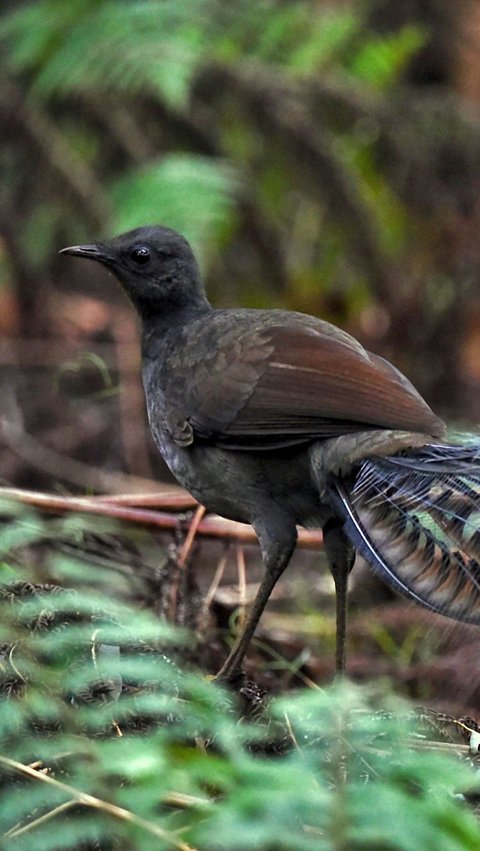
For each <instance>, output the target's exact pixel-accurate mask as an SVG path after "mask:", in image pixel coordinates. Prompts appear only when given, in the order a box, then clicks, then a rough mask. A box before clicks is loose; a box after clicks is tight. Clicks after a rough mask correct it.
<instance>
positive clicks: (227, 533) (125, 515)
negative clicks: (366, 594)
mask: <svg viewBox="0 0 480 851" xmlns="http://www.w3.org/2000/svg"><path fill="white" fill-rule="evenodd" d="M2 498H4V499H14V500H16V501H18V502H22V503H23V504H24V505H32V506H34V507H35V508H38V509H42V510H44V511H52V512H56V513H65V512H74V511H76V512H78V513H85V514H94V515H98V516H100V517H110V518H112V519H116V520H124V521H127V522H131V523H140V524H142V525H145V526H155V527H157V528H159V529H166V530H170V531H176V530H180V529H182V527H183V525H184V524H183V521H182V518H181V517H178V516H177V515H175V514H172V513H168V512H167V511H151V510H149V509H144V508H130V507H129V506H128V505H125V504H123V503H121V504H119V505H118V504H115V503H114V502H112V503H110V502H107V501H106V500H104V499H96V498H86V497H62V496H53V495H51V494H45V493H40V492H38V491H27V490H21V489H20V488H0V499H2ZM134 499H135V497H134V496H132V500H133V501H134ZM196 534H197V535H200V536H202V537H206V538H221V539H223V540H227V541H238V542H241V543H243V544H258V540H257V536H256V535H255V532H254V531H253V529H252V527H251V526H248V525H247V524H246V523H238V522H237V521H236V520H226V519H225V518H224V517H219V516H218V515H217V514H210V515H208V516H207V517H204V518H203V519H202V520H200V521H199V523H198V527H197V530H196ZM322 541H323V538H322V533H321V531H320V530H314V529H300V530H299V534H298V546H299V547H301V548H303V549H308V550H318V549H319V548H320V547H321V546H322Z"/></svg>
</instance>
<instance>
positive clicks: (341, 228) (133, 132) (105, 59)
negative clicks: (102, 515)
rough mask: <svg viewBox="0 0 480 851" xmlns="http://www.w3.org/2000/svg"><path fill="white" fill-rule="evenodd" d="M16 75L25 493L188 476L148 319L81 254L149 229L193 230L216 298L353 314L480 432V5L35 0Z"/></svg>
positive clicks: (5, 32)
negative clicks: (161, 429) (158, 426)
mask: <svg viewBox="0 0 480 851" xmlns="http://www.w3.org/2000/svg"><path fill="white" fill-rule="evenodd" d="M0 61H1V65H2V84H1V87H0V139H1V142H0V145H1V148H0V162H1V173H2V179H1V185H0V231H1V242H0V332H1V345H0V364H1V367H0V368H1V387H0V399H1V402H0V408H1V426H2V428H1V431H0V474H1V477H2V480H3V483H4V484H16V485H21V486H24V487H31V488H44V489H59V488H61V489H63V490H65V491H67V492H70V493H84V492H91V491H92V490H106V491H111V490H113V491H115V490H126V489H130V490H135V489H139V488H141V489H144V488H145V487H146V486H147V484H146V481H145V480H150V479H152V478H155V477H158V478H165V476H166V475H167V474H166V472H165V468H164V467H163V465H162V462H161V461H160V459H159V458H158V456H157V454H156V453H155V452H154V451H152V444H151V440H150V437H149V435H148V431H147V427H146V420H145V414H144V405H143V398H142V393H141V388H140V383H139V375H138V368H139V359H138V351H137V328H136V322H135V318H134V316H133V314H132V312H131V310H130V309H129V307H128V305H127V303H126V301H125V299H124V297H123V295H122V293H121V292H119V290H118V288H117V286H116V285H115V284H114V282H113V281H112V280H111V279H109V278H108V276H107V275H106V273H105V272H104V271H103V270H102V269H100V268H95V267H94V266H93V264H92V265H88V266H87V265H86V264H84V263H78V262H77V261H74V260H71V259H66V258H64V257H63V258H60V257H59V256H58V253H57V252H58V249H59V248H61V247H63V246H65V245H69V244H72V243H77V242H81V241H91V240H93V239H95V238H97V237H101V236H105V235H113V234H114V233H116V232H119V231H122V230H125V229H128V228H131V227H135V226H137V225H141V224H153V223H162V224H165V225H168V226H171V227H174V228H177V229H178V230H180V231H182V232H183V233H185V235H186V236H187V237H188V238H189V239H190V240H191V242H192V244H193V245H194V248H195V250H196V251H197V253H198V256H199V258H200V261H201V265H202V268H203V271H204V274H205V276H206V279H207V285H208V291H209V293H210V295H211V298H212V300H213V301H214V303H215V304H217V305H233V304H242V305H249V306H267V305H269V306H286V307H289V308H294V309H297V310H302V311H306V312H311V313H315V314H316V315H319V316H322V317H324V318H325V319H328V320H330V321H333V322H336V323H338V324H340V325H342V326H343V327H344V328H346V329H348V330H349V331H350V332H352V333H353V334H355V335H357V336H358V337H359V338H360V339H361V341H362V342H363V343H364V344H365V345H366V346H367V347H369V348H371V349H373V350H375V351H376V352H379V353H381V354H383V355H385V356H386V357H388V358H391V359H392V360H393V361H394V362H395V363H396V364H397V365H398V366H399V367H400V368H401V369H402V370H404V371H405V372H406V373H407V375H408V376H409V377H410V378H411V379H412V380H413V381H414V382H415V383H416V385H417V387H418V388H419V389H420V391H421V392H422V393H423V394H424V395H425V396H426V398H427V399H428V401H429V402H430V403H431V404H432V405H433V406H434V407H435V409H436V410H437V411H438V412H439V413H441V414H442V415H443V416H444V417H446V418H447V420H448V422H449V423H450V424H451V425H452V427H453V428H460V427H461V428H475V427H476V425H477V423H478V421H479V419H480V398H479V393H478V390H479V386H480V360H479V356H478V352H479V351H480V293H479V288H478V283H477V282H478V280H479V271H480V270H479V265H480V239H479V235H480V204H479V184H480V4H479V3H478V2H476V0H458V2H456V3H452V2H450V0H402V2H401V3H399V2H398V0H330V2H326V0H308V2H297V3H293V4H292V3H291V2H282V0H263V2H262V0H260V1H259V0H236V2H235V3H232V4H227V3H225V2H222V1H221V0H188V2H187V0H164V2H160V0H150V2H134V1H132V0H129V2H125V0H124V1H123V2H122V0H74V2H73V0H71V2H68V0H67V2H66V1H65V0H35V2H19V0H15V2H4V3H3V4H2V12H1V16H0ZM131 477H133V478H131ZM152 487H153V486H152Z"/></svg>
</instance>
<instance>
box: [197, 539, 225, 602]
mask: <svg viewBox="0 0 480 851" xmlns="http://www.w3.org/2000/svg"><path fill="white" fill-rule="evenodd" d="M228 555H229V549H227V550H226V551H225V552H224V553H223V555H222V556H221V557H220V559H219V562H218V564H217V567H216V570H215V573H214V575H213V579H212V582H211V584H210V588H209V589H208V591H207V593H206V594H205V597H204V600H203V604H202V618H204V617H205V616H206V614H207V612H208V610H209V608H210V604H211V602H212V600H213V598H214V596H215V594H216V591H217V588H218V586H219V585H220V580H221V578H222V576H223V574H224V571H225V567H226V565H227V561H228Z"/></svg>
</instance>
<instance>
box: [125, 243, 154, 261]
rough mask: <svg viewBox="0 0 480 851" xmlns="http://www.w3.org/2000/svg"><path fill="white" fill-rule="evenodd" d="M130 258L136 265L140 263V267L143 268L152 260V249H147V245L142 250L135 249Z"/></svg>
mask: <svg viewBox="0 0 480 851" xmlns="http://www.w3.org/2000/svg"><path fill="white" fill-rule="evenodd" d="M130 257H131V258H132V260H133V262H134V263H138V264H139V265H140V266H143V265H144V264H145V263H148V261H149V260H150V249H149V248H147V246H146V245H142V247H141V248H135V250H134V251H132V253H131V255H130Z"/></svg>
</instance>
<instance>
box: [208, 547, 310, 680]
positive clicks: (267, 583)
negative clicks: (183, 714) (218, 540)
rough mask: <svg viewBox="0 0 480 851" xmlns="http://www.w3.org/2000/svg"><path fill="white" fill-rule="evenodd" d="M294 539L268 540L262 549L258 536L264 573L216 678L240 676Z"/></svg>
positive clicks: (224, 678) (285, 565)
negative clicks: (283, 541)
mask: <svg viewBox="0 0 480 851" xmlns="http://www.w3.org/2000/svg"><path fill="white" fill-rule="evenodd" d="M295 541H296V536H295V537H294V538H293V541H291V542H289V544H288V545H287V546H279V545H277V546H275V545H273V546H272V545H271V542H269V543H270V545H269V546H268V549H264V547H263V546H262V539H261V536H260V544H261V546H262V552H263V559H264V565H265V575H264V577H263V579H262V582H261V583H260V588H259V589H258V591H257V594H256V597H255V600H254V601H253V605H252V608H251V609H250V612H249V613H248V617H247V622H246V624H245V627H244V629H243V632H242V633H241V635H240V636H239V637H238V638H237V640H236V642H235V644H234V646H233V648H232V650H231V651H230V653H229V655H228V657H227V659H226V660H225V662H224V663H223V665H222V667H221V668H220V670H219V672H218V674H217V675H216V677H215V679H216V680H219V681H221V682H227V683H228V682H230V683H231V682H234V681H235V680H236V679H238V678H239V677H240V676H241V674H242V664H243V660H244V657H245V654H246V652H247V650H248V645H249V644H250V641H251V639H252V638H253V635H254V632H255V630H256V628H257V625H258V622H259V620H260V618H261V616H262V614H263V610H264V608H265V606H266V605H267V603H268V600H269V597H270V594H271V593H272V591H273V589H274V587H275V585H276V583H277V582H278V580H279V579H280V576H281V575H282V573H283V572H284V570H285V568H286V567H287V565H288V562H289V561H290V556H291V554H292V552H293V550H294V548H295Z"/></svg>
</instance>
